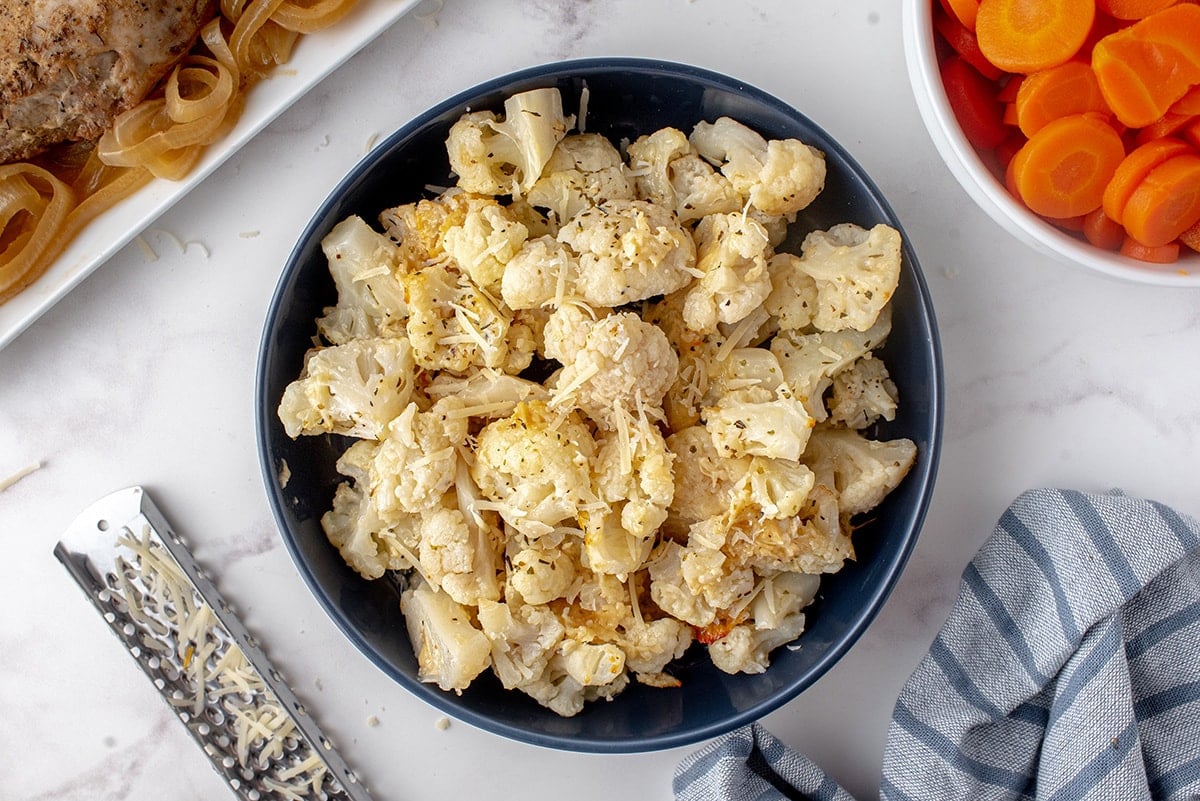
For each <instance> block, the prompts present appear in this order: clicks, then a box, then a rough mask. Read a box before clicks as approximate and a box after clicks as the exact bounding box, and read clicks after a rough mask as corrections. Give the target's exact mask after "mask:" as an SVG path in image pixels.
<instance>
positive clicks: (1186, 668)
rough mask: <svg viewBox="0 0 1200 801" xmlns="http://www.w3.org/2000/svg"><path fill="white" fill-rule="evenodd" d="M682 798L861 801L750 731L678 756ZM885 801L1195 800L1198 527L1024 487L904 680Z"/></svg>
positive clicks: (1120, 501)
mask: <svg viewBox="0 0 1200 801" xmlns="http://www.w3.org/2000/svg"><path fill="white" fill-rule="evenodd" d="M674 789H675V797H676V799H677V801H701V799H703V800H704V801H742V800H743V799H746V801H749V800H750V799H756V800H757V801H776V800H777V799H806V800H809V801H853V799H852V797H851V796H850V794H849V793H847V792H846V791H845V790H844V789H843V788H842V787H840V786H839V785H838V784H837V783H836V782H835V781H834V780H833V779H832V778H831V777H829V776H828V775H827V774H825V773H824V772H823V771H822V770H821V769H820V767H819V766H817V765H816V764H814V763H813V762H812V761H811V760H809V759H808V758H806V757H804V756H803V755H801V754H797V753H795V752H793V751H791V750H790V749H788V748H787V747H786V746H784V745H783V744H782V743H780V742H779V741H778V740H777V739H776V738H775V737H773V736H772V735H771V734H770V733H769V732H767V731H765V730H764V729H763V728H762V727H761V726H758V725H757V724H756V725H752V726H747V727H745V728H742V729H740V730H738V731H735V732H733V733H732V734H730V735H727V736H726V737H723V738H720V739H718V740H716V741H714V742H712V743H710V744H709V745H708V746H707V747H705V748H704V749H702V750H700V751H698V752H696V753H694V754H692V755H690V756H689V757H687V758H686V759H685V760H684V761H683V762H682V763H681V764H680V765H679V767H678V769H677V770H676V774H675V782H674ZM879 797H880V798H881V799H886V800H887V801H942V800H943V799H945V800H946V801H949V800H950V799H954V800H955V801H959V800H960V799H961V800H965V799H971V800H972V801H976V800H979V801H1001V800H1003V801H1009V800H1010V799H1030V801H1049V800H1050V799H1055V800H1056V801H1059V800H1061V801H1069V800H1070V799H1085V798H1086V799H1113V800H1114V801H1117V800H1118V799H1119V800H1120V801H1126V800H1127V799H1172V800H1176V799H1178V800H1179V801H1183V800H1184V799H1187V800H1188V801H1197V800H1198V799H1200V523H1198V522H1197V521H1196V520H1194V519H1192V518H1189V517H1185V516H1182V515H1180V514H1177V513H1176V512H1175V511H1173V510H1172V509H1170V508H1168V507H1166V506H1164V505H1162V504H1159V503H1155V502H1153V501H1147V500H1140V499H1135V498H1131V497H1127V496H1125V495H1122V494H1120V493H1111V494H1099V495H1097V494H1084V493H1080V492H1073V491H1063V490H1033V491H1030V492H1027V493H1025V494H1023V495H1021V496H1020V497H1019V498H1018V499H1017V500H1016V501H1015V502H1014V503H1013V504H1012V506H1011V507H1009V509H1008V510H1007V511H1006V512H1005V513H1004V515H1003V516H1002V517H1001V518H1000V521H999V523H998V524H997V526H996V529H995V532H994V533H993V534H992V536H991V538H990V539H989V540H988V541H987V542H986V543H985V544H984V546H983V547H982V548H981V549H980V551H979V553H978V554H977V555H976V556H975V558H974V559H973V560H972V561H971V563H970V564H969V565H968V566H967V569H966V570H965V571H964V573H963V577H962V584H961V587H960V590H959V595H958V599H957V601H956V603H955V605H954V608H953V610H952V611H951V613H950V616H949V618H948V619H947V621H946V623H945V625H944V626H943V628H942V630H941V632H939V633H938V635H937V637H936V638H935V639H934V641H933V645H932V646H931V647H930V650H929V653H928V654H927V655H926V656H925V658H924V659H923V660H922V661H921V663H920V664H919V665H918V666H917V669H916V670H915V671H914V673H913V675H912V676H911V677H910V678H909V680H908V681H907V682H906V684H905V685H904V688H903V689H902V691H901V693H900V697H899V699H898V700H897V701H896V707H895V710H894V713H893V717H892V721H891V724H890V726H889V728H888V738H887V747H886V750H885V752H884V756H883V776H882V780H881V783H880V788H879Z"/></svg>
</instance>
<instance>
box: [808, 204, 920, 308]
mask: <svg viewBox="0 0 1200 801" xmlns="http://www.w3.org/2000/svg"><path fill="white" fill-rule="evenodd" d="M801 252H802V254H803V255H802V256H801V257H800V264H799V266H800V269H801V270H803V271H804V272H805V273H807V274H808V275H809V276H811V277H812V279H813V280H814V281H815V282H816V285H817V312H816V314H815V315H814V317H813V324H814V325H816V327H817V328H819V329H821V330H822V331H842V330H844V329H846V328H853V329H854V330H856V331H866V330H867V329H869V328H870V327H871V326H873V325H874V324H875V320H876V318H877V317H878V316H879V313H880V311H881V310H882V309H883V308H884V306H886V305H887V303H888V301H889V300H891V299H892V295H893V294H894V293H895V291H896V285H897V284H898V283H899V281H900V232H899V231H897V230H896V229H895V228H892V227H891V226H889V225H884V224H882V223H880V224H879V225H876V226H875V227H874V228H872V229H870V230H869V231H868V230H866V229H865V228H862V227H860V226H858V225H854V224H853V223H843V224H841V225H835V226H833V227H832V228H830V229H829V230H828V231H813V232H812V233H810V234H809V235H808V236H806V237H804V243H803V244H802V245H801Z"/></svg>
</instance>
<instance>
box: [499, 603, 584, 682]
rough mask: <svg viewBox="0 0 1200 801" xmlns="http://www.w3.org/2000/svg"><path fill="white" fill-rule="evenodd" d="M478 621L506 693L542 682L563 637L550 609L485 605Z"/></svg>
mask: <svg viewBox="0 0 1200 801" xmlns="http://www.w3.org/2000/svg"><path fill="white" fill-rule="evenodd" d="M478 617H479V625H480V627H481V628H482V629H483V633H484V634H485V635H487V638H488V639H489V640H490V641H491V643H492V669H493V670H494V671H495V672H496V677H497V678H499V679H500V683H501V684H502V685H503V686H504V687H505V689H508V690H512V689H516V688H519V687H521V686H522V685H525V684H529V683H532V682H534V681H537V680H538V679H540V678H541V676H542V673H544V672H545V670H546V666H547V665H548V664H549V663H550V659H551V658H552V657H553V656H554V654H555V653H556V652H557V650H558V645H559V643H560V642H561V641H562V638H563V633H564V629H563V625H562V623H560V622H559V620H558V618H557V617H555V615H554V613H553V612H552V611H550V609H549V608H548V607H545V606H531V605H526V604H516V603H511V602H507V603H499V602H496V601H482V602H481V603H480V604H479V612H478Z"/></svg>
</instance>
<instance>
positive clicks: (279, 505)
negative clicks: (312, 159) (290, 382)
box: [255, 57, 945, 754]
mask: <svg viewBox="0 0 1200 801" xmlns="http://www.w3.org/2000/svg"><path fill="white" fill-rule="evenodd" d="M615 71H622V72H626V73H628V72H635V73H636V72H643V73H653V74H658V75H662V74H669V75H670V76H672V77H679V78H685V79H691V80H697V81H700V82H703V83H706V84H708V85H713V86H717V87H720V88H722V89H724V90H727V91H733V92H738V93H741V94H743V95H746V96H748V97H750V98H751V99H753V100H755V101H756V102H759V103H762V104H764V105H767V106H770V107H772V108H773V109H774V110H776V111H779V112H781V113H783V114H785V115H786V116H788V117H791V118H799V119H800V120H802V121H804V123H805V124H806V125H809V126H811V127H812V128H813V129H814V130H816V131H818V132H819V133H820V134H822V135H823V136H824V138H825V139H826V140H827V144H828V147H826V148H825V149H826V150H827V152H833V153H835V154H836V157H837V158H838V159H840V160H841V161H842V162H843V163H844V164H845V165H846V168H847V169H848V170H849V171H850V172H851V173H853V174H854V178H855V179H856V180H857V181H861V182H862V184H863V185H864V186H866V187H867V188H868V190H869V192H870V194H871V195H872V199H873V202H874V203H875V204H877V205H878V206H880V208H881V209H882V210H883V212H884V213H885V215H886V216H887V217H888V218H889V220H890V223H891V224H892V225H893V226H895V227H897V228H898V229H899V230H900V232H901V239H902V243H903V253H904V258H905V261H906V262H907V264H908V269H907V270H906V271H905V273H904V276H905V278H906V280H909V281H911V284H912V286H911V290H912V293H913V296H914V298H915V300H916V301H917V303H916V304H914V306H915V312H914V313H915V314H917V315H918V316H919V317H920V318H922V331H923V334H924V338H923V341H922V342H921V345H922V348H921V353H920V355H921V359H922V361H926V362H927V363H928V365H929V371H930V377H931V381H930V387H929V396H928V397H927V398H924V399H923V401H924V403H925V404H926V405H927V406H928V408H929V412H928V424H927V425H928V435H929V444H928V446H927V448H926V452H925V453H923V454H922V456H921V458H920V459H919V460H918V462H917V464H916V465H914V467H913V470H912V471H911V473H910V474H909V476H908V477H907V478H906V481H911V482H916V483H917V484H918V485H919V486H920V488H921V489H920V491H919V492H918V493H917V494H916V500H917V503H916V505H915V507H914V508H911V509H906V511H905V515H903V517H904V518H906V519H907V520H908V525H907V528H906V529H905V530H904V531H903V537H904V539H903V541H902V542H901V543H900V544H899V547H898V548H897V550H896V555H895V557H894V558H893V560H892V563H891V565H890V567H889V569H888V570H887V571H886V572H885V573H884V574H883V575H882V576H881V578H880V580H879V581H878V582H877V583H876V584H875V585H874V586H873V587H872V591H871V592H870V594H869V595H866V596H864V603H863V605H862V607H861V611H860V612H859V613H858V614H857V615H855V616H854V617H853V619H852V625H851V626H850V627H849V628H848V629H847V630H846V632H845V633H844V634H843V635H842V636H841V637H840V638H839V640H838V642H837V645H836V646H834V647H830V648H829V649H828V650H827V652H826V653H825V654H824V655H823V656H822V657H821V658H820V659H819V660H818V661H816V662H815V663H814V664H813V665H812V666H811V667H810V668H809V669H808V670H807V671H806V672H805V673H803V674H802V675H800V676H797V677H796V678H794V679H792V680H791V681H789V682H788V683H786V684H785V685H783V686H782V688H781V689H780V690H778V691H777V692H775V693H773V694H772V695H770V696H769V697H767V698H765V699H763V700H762V701H760V702H759V703H757V704H755V705H753V706H751V707H748V708H746V709H744V710H742V711H741V712H739V713H738V714H736V715H733V716H730V717H727V718H723V719H721V720H720V721H717V722H713V723H710V724H707V725H703V726H693V727H690V728H686V729H682V730H673V731H670V732H666V733H655V734H650V735H645V736H642V737H636V738H627V739H622V740H611V739H602V738H594V737H587V736H575V735H572V736H569V737H568V736H563V735H551V734H543V733H540V732H536V731H531V730H530V729H527V728H522V727H519V726H514V725H511V724H509V723H507V722H505V721H501V720H497V719H495V718H492V717H488V716H486V715H482V714H479V713H477V712H475V710H473V709H471V708H469V707H464V706H461V705H457V704H455V703H453V701H452V698H453V697H454V696H452V695H451V694H449V693H446V692H443V691H441V690H439V689H438V688H437V687H436V686H433V685H430V684H425V683H422V682H419V681H417V680H415V679H414V678H413V677H411V676H408V675H407V674H404V673H402V672H400V671H398V670H396V669H395V668H394V666H392V665H391V664H389V663H388V662H387V660H385V659H384V658H383V657H382V655H381V654H380V653H378V651H377V650H376V649H375V648H374V647H373V646H372V645H371V644H370V643H369V642H367V640H366V639H365V638H364V637H363V636H362V635H361V634H360V633H359V632H358V631H357V630H356V628H355V626H354V625H353V623H352V622H351V621H350V620H349V618H348V616H347V615H346V614H345V613H344V612H343V611H342V610H341V609H339V608H338V606H337V605H336V604H335V602H334V599H333V598H331V597H330V596H329V594H328V593H327V592H326V590H325V588H324V587H323V586H322V585H321V584H320V583H319V581H318V579H317V576H316V575H315V573H314V571H313V569H312V568H311V567H310V566H309V565H308V564H307V562H306V561H305V559H304V558H303V556H302V554H301V552H300V549H299V545H298V543H297V542H296V541H295V536H294V535H293V534H292V533H291V532H290V530H289V526H288V525H287V516H286V510H285V503H284V500H283V498H282V497H281V496H280V493H279V489H280V488H279V477H278V474H277V470H276V469H275V467H274V465H273V460H272V456H271V450H270V445H271V442H270V432H269V426H270V421H271V418H272V415H274V411H275V408H276V406H277V404H278V398H276V397H268V395H267V393H268V391H269V383H270V382H269V377H268V375H267V370H266V368H267V364H268V355H269V352H270V351H271V348H272V343H271V336H272V331H273V329H274V327H275V324H276V320H277V318H278V316H279V315H280V312H281V309H282V308H283V302H284V295H285V294H286V292H287V290H288V288H289V282H290V280H291V279H292V278H294V276H295V274H296V273H297V271H298V266H299V265H300V264H301V263H302V262H301V256H302V251H303V250H304V247H305V243H306V242H309V241H310V240H311V239H312V238H313V237H314V236H316V235H318V234H319V233H320V232H321V231H322V230H323V222H322V221H323V219H324V218H325V217H326V216H327V215H328V214H329V212H330V211H331V210H332V208H333V207H335V206H336V205H337V204H338V198H339V197H341V196H342V195H343V194H344V193H345V192H346V190H347V189H349V188H351V187H352V186H353V185H354V184H355V183H356V182H357V181H358V180H360V178H361V177H362V175H363V174H364V172H365V171H367V170H369V169H370V168H371V166H372V165H373V164H374V163H375V162H376V161H377V160H378V159H379V158H380V157H381V156H382V155H384V154H385V153H387V152H388V151H389V150H390V149H391V148H392V147H393V143H397V142H399V141H402V140H404V139H406V138H407V137H409V136H412V135H413V134H414V133H416V132H417V131H419V130H420V129H421V128H422V127H423V126H424V125H425V124H427V122H428V121H429V120H431V119H433V118H436V117H439V116H441V115H443V114H445V113H447V112H448V111H450V110H452V109H455V108H466V107H467V106H468V105H469V104H470V102H471V101H472V100H473V99H475V98H478V97H479V96H480V95H487V94H490V93H493V92H495V91H497V90H500V89H503V88H505V87H509V86H511V85H513V84H515V83H520V82H527V81H530V80H536V79H546V80H551V79H557V78H562V77H564V76H565V77H584V78H586V77H587V75H589V74H597V73H608V72H615ZM257 358H258V363H257V367H256V373H255V381H256V386H255V429H256V432H255V433H256V442H257V449H258V456H259V465H260V470H261V474H262V478H263V481H264V484H265V490H266V494H267V497H268V502H269V504H270V507H271V511H272V515H273V517H274V521H275V524H276V528H277V529H278V531H279V534H280V536H281V538H282V539H283V541H284V544H285V546H286V548H287V550H288V553H289V555H290V556H291V559H292V562H293V564H294V565H295V566H296V568H297V570H298V571H299V573H300V575H301V578H302V579H303V581H304V583H305V585H306V587H307V589H308V591H309V592H311V593H312V594H313V595H314V596H315V597H316V599H317V601H318V603H319V605H320V606H321V608H322V609H323V610H324V612H325V613H326V615H327V616H328V617H329V618H330V619H331V620H332V621H333V622H334V624H335V626H336V627H337V628H338V629H339V630H340V631H341V633H342V634H343V635H344V636H345V637H346V638H347V639H348V640H349V641H350V642H351V643H352V644H353V645H354V646H355V648H356V649H357V650H358V651H359V652H360V653H361V654H362V655H363V656H365V657H367V659H368V660H369V661H370V662H371V663H372V664H374V665H375V667H377V668H378V669H379V670H380V671H382V672H383V673H384V674H385V675H386V676H388V677H389V678H391V679H392V680H393V681H395V682H396V683H397V684H399V685H400V686H401V687H402V688H403V689H404V690H405V691H406V692H409V693H410V694H412V695H414V696H416V697H417V698H419V699H421V700H424V701H425V702H426V703H428V704H430V705H431V706H432V707H434V708H435V709H437V710H439V711H441V712H443V713H445V714H447V715H449V716H451V717H453V718H454V719H457V720H460V721H462V722H464V723H467V724H469V725H472V726H475V727H476V728H479V729H482V730H484V731H486V732H489V733H491V734H496V735H500V736H503V737H506V738H508V739H511V740H515V741H518V742H523V743H526V744H529V745H534V746H539V747H544V748H549V749H553V750H558V751H574V752H585V753H597V754H619V753H647V752H651V751H658V750H664V749H670V748H677V747H683V746H690V745H694V744H695V743H698V742H701V741H703V740H707V739H711V738H713V737H716V736H719V735H722V734H725V733H728V732H729V731H732V730H734V729H736V728H738V727H740V726H743V725H746V724H748V723H751V722H753V721H755V720H758V719H760V718H761V717H763V716H765V715H767V714H769V713H771V712H774V711H776V710H778V709H779V708H781V707H783V706H784V705H786V704H787V703H788V702H790V701H792V700H794V699H795V698H796V697H797V696H798V695H800V693H802V692H803V691H804V690H806V689H807V688H808V687H810V686H811V685H812V684H813V683H815V682H816V681H817V680H818V679H820V678H821V677H822V676H824V675H825V674H826V673H827V672H828V671H829V670H830V669H831V668H832V667H833V666H834V664H836V663H837V662H838V661H840V660H841V659H842V658H843V657H844V656H845V654H846V653H847V652H848V651H849V650H850V649H851V648H852V647H853V646H854V645H855V643H857V641H858V640H859V638H860V637H861V636H862V635H863V633H864V632H865V631H866V629H867V628H868V627H869V626H870V624H871V623H872V622H873V621H874V619H875V618H876V617H877V616H878V614H879V612H880V611H881V609H882V608H883V606H884V603H885V602H886V600H887V598H888V596H889V595H890V594H891V592H892V590H893V589H894V588H895V585H896V583H897V582H898V580H899V578H900V575H901V574H902V573H903V571H904V569H905V567H906V565H907V562H908V560H909V557H910V556H911V554H912V552H913V550H914V549H915V547H916V543H917V540H918V538H919V536H920V533H921V530H922V527H923V525H924V522H925V519H926V516H927V514H928V511H929V507H930V504H931V502H932V497H933V494H934V486H935V483H936V477H937V470H938V465H939V462H940V457H941V447H942V440H943V428H944V419H943V418H944V414H943V408H944V396H945V379H944V369H943V355H942V348H941V339H940V334H939V330H938V326H937V321H936V317H935V313H934V308H933V302H932V297H931V295H930V292H929V288H928V285H927V283H926V280H925V277H924V274H923V272H922V270H921V267H920V263H919V261H918V260H917V257H916V254H915V252H914V251H913V250H912V247H911V243H910V242H909V240H908V237H907V235H906V234H905V233H904V231H903V227H902V225H901V223H900V218H899V216H898V215H897V214H896V213H895V211H894V209H893V208H892V207H891V205H890V204H889V203H888V202H887V199H886V198H885V196H884V195H883V193H882V192H881V191H880V190H879V188H878V186H877V185H876V184H875V182H874V180H873V179H872V178H871V177H870V176H869V175H868V174H867V173H866V172H865V170H863V168H862V167H861V165H860V164H859V163H858V161H857V160H856V159H854V158H853V157H852V156H851V155H850V154H849V153H848V152H847V151H846V150H845V148H844V147H843V146H842V145H841V144H840V143H839V142H838V141H837V140H835V139H834V137H832V136H830V135H829V134H828V133H827V132H826V131H825V130H824V128H822V127H821V126H819V125H818V124H817V123H815V122H814V121H812V120H811V119H810V118H809V117H808V116H807V115H805V114H804V113H803V112H801V111H800V110H799V109H797V108H795V107H793V106H791V105H790V104H788V103H785V102H784V101H782V100H780V99H779V98H777V97H775V96H773V95H771V94H769V93H767V92H765V91H764V90H762V89H759V88H757V87H755V86H752V85H750V84H747V83H745V82H744V81H741V80H739V79H736V78H734V77H731V76H728V75H725V74H721V73H718V72H715V71H712V70H708V69H705V68H702V67H697V66H693V65H691V64H686V63H682V62H675V61H668V60H663V59H653V58H637V57H608V58H606V57H589V58H579V59H570V60H563V61H553V62H545V63H541V64H537V65H534V66H530V67H526V68H523V69H519V70H515V71H512V72H509V73H505V74H502V75H499V76H496V77H494V78H491V79H488V80H486V81H483V82H480V83H477V84H475V85H473V86H471V87H469V88H467V89H464V90H462V91H460V92H457V93H455V94H454V95H452V96H450V97H448V98H446V99H445V100H442V101H440V102H438V103H436V104H434V105H432V106H430V107H429V108H427V109H425V110H423V111H420V112H418V113H417V114H416V115H414V116H412V117H411V118H409V119H408V120H407V121H406V122H405V123H403V124H402V125H401V126H400V127H399V128H397V129H396V130H395V131H393V132H392V133H391V134H389V135H388V136H387V137H385V138H384V139H383V140H382V141H380V142H379V143H378V144H377V145H376V146H375V147H374V148H372V150H371V151H370V152H369V153H368V154H367V155H366V156H364V157H363V158H362V159H360V160H359V161H358V162H357V163H356V164H355V165H354V166H353V167H352V168H351V169H350V170H349V171H348V172H347V173H346V174H345V175H344V176H343V177H342V178H341V179H340V180H339V181H338V182H337V184H336V185H335V187H334V189H333V190H332V191H331V192H329V193H328V195H327V196H326V198H325V199H324V200H323V201H322V202H321V204H320V205H319V206H318V207H317V209H316V210H315V211H314V213H313V215H312V217H311V219H310V221H309V222H308V223H307V224H306V226H305V228H304V229H303V232H302V233H301V234H300V235H299V236H298V237H297V239H296V244H295V245H294V247H293V249H292V250H291V252H290V253H289V255H288V257H287V260H286V261H285V262H284V265H283V267H282V269H281V271H280V276H279V281H278V283H277V286H276V288H275V290H274V292H273V293H272V296H271V300H270V303H269V305H268V308H267V312H266V315H265V318H264V322H263V328H262V339H261V342H260V347H259V351H258V356H257ZM802 636H803V635H802ZM614 702H619V699H617V701H614Z"/></svg>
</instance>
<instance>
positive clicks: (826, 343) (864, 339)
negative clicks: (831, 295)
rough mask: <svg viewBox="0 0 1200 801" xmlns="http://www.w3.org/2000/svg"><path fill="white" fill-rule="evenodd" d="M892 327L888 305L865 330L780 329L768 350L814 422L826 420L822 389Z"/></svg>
mask: <svg viewBox="0 0 1200 801" xmlns="http://www.w3.org/2000/svg"><path fill="white" fill-rule="evenodd" d="M891 330H892V315H891V307H890V306H887V307H884V309H883V311H882V312H881V313H880V315H879V317H878V318H876V320H875V324H874V325H873V326H871V327H870V328H869V329H867V330H866V331H856V330H854V329H844V330H842V331H835V332H832V333H821V332H816V333H811V334H804V333H801V332H799V331H781V332H780V333H779V335H778V336H776V337H775V339H774V340H772V341H771V345H770V350H771V353H773V354H775V357H776V358H777V359H778V360H779V366H780V368H781V369H782V370H783V376H784V379H785V380H786V381H787V384H788V387H790V388H791V390H792V394H793V395H795V396H796V397H797V398H799V399H800V400H801V401H802V402H803V403H804V406H805V408H807V409H808V413H809V414H810V415H812V417H813V419H814V420H816V421H817V422H821V421H823V420H825V419H826V418H827V417H828V416H829V413H828V410H827V409H826V407H825V391H826V390H827V389H829V387H830V385H831V384H832V383H833V379H834V377H835V376H837V375H838V373H840V372H842V371H843V370H845V369H847V368H848V367H849V366H850V365H852V364H854V362H855V361H857V360H858V359H860V358H861V357H863V356H865V355H866V354H867V353H869V352H870V351H871V350H872V349H873V348H876V347H878V346H880V345H882V344H883V343H884V341H886V340H887V336H888V334H889V333H891Z"/></svg>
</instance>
